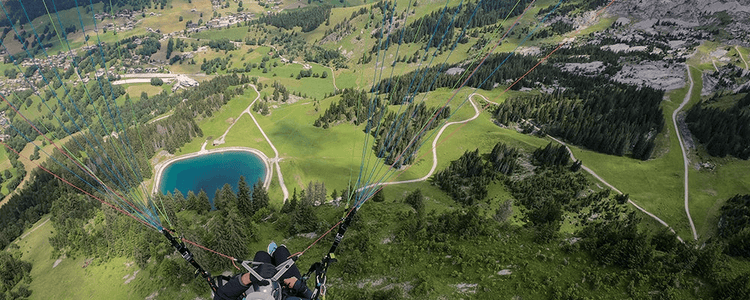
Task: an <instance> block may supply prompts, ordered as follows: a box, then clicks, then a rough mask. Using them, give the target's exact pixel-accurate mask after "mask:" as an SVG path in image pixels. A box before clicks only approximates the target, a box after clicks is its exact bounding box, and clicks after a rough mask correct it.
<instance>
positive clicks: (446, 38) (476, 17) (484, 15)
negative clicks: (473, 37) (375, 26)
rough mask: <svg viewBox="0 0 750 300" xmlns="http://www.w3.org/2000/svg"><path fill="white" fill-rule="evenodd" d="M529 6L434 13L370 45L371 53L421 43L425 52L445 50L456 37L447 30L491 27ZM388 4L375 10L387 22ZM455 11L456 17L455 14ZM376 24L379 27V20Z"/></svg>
mask: <svg viewBox="0 0 750 300" xmlns="http://www.w3.org/2000/svg"><path fill="white" fill-rule="evenodd" d="M530 2H532V1H531V0H522V1H520V2H519V3H518V4H517V7H516V8H515V10H513V11H512V12H510V10H511V9H512V8H513V7H514V5H516V1H510V0H487V1H472V2H469V3H468V4H466V5H460V6H454V7H449V8H447V9H440V10H436V11H434V12H432V13H430V14H429V15H427V16H424V17H422V18H419V19H416V20H413V21H410V23H409V24H408V25H406V26H403V27H401V28H398V29H396V30H393V31H391V32H390V34H388V35H387V36H386V38H385V39H383V40H382V41H381V42H380V43H379V44H376V45H373V47H372V50H371V52H372V53H375V52H377V51H378V47H380V50H383V49H388V47H390V46H395V45H398V44H399V43H421V44H424V47H426V48H430V47H437V46H441V47H443V48H446V49H447V48H449V47H450V46H451V45H453V42H454V39H455V35H456V34H455V33H454V30H447V29H448V28H457V29H459V30H461V29H462V28H464V27H467V28H466V29H471V28H477V27H484V26H488V25H493V24H495V23H497V22H498V21H499V20H501V19H503V18H505V17H506V16H508V15H509V13H510V17H514V16H517V15H520V14H521V13H522V12H523V10H524V8H525V7H526V6H527V5H528V4H529V3H530ZM388 4H389V5H387V6H386V5H384V4H383V3H382V2H381V3H379V6H377V7H379V8H380V9H381V11H383V12H386V14H385V15H386V16H385V18H386V20H391V19H392V18H391V17H392V16H391V15H392V12H391V11H390V10H392V9H393V4H391V2H388ZM457 10H458V13H456V11H457ZM454 15H455V18H454V17H453V16H454ZM469 20H471V22H469ZM376 21H377V22H381V23H382V21H380V20H376ZM467 23H468V25H467ZM459 32H460V31H459ZM443 33H444V34H443ZM433 34H434V36H433ZM380 35H381V30H378V31H377V33H376V34H375V37H376V38H380Z"/></svg>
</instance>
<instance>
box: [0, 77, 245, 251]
mask: <svg viewBox="0 0 750 300" xmlns="http://www.w3.org/2000/svg"><path fill="white" fill-rule="evenodd" d="M248 82H249V79H248V78H247V77H245V76H244V75H243V76H242V77H238V76H236V75H231V76H219V77H217V78H214V79H212V80H210V81H206V82H204V83H203V84H201V85H200V86H199V87H198V88H196V89H195V90H191V91H190V92H179V93H176V94H172V95H167V94H165V93H162V94H158V95H156V96H154V97H151V98H146V99H142V100H141V102H139V103H140V105H138V106H129V107H122V108H121V110H122V112H121V116H122V118H123V119H125V120H132V121H133V123H132V124H145V125H140V126H129V127H126V128H125V129H124V130H125V131H126V134H124V135H120V136H121V138H111V139H108V140H107V141H104V139H103V138H102V136H103V135H107V134H108V132H105V133H104V134H103V135H96V134H94V135H91V134H89V135H77V136H75V138H72V139H71V140H70V141H68V142H67V143H65V145H64V146H65V147H67V148H68V149H72V150H71V151H73V153H87V154H88V155H87V157H85V158H83V159H82V161H83V162H84V164H85V165H87V166H88V167H89V168H90V169H92V170H93V171H94V173H96V174H97V175H98V176H99V177H100V178H101V179H102V180H103V181H104V182H107V183H109V184H112V185H114V186H119V184H118V183H122V184H128V185H131V186H132V185H136V184H138V183H140V182H141V181H142V180H143V179H144V178H150V177H151V165H150V164H149V162H148V159H147V157H153V155H154V154H155V153H156V152H158V150H160V149H164V150H166V151H168V152H171V153H174V151H175V150H176V149H177V148H179V147H181V146H182V145H184V144H185V143H187V142H189V141H190V140H191V139H193V138H195V137H197V136H202V132H201V131H200V128H199V127H198V126H197V125H196V123H195V118H203V117H206V116H210V115H212V113H213V112H214V111H216V110H218V109H219V108H220V107H221V106H223V105H224V104H226V102H227V101H229V99H231V98H232V97H233V96H234V95H235V94H234V93H238V92H241V89H239V88H236V89H228V87H229V86H236V85H240V84H244V83H248ZM182 99H188V101H186V102H182ZM170 103H171V104H170ZM170 105H174V106H176V107H170ZM171 108H175V112H174V113H173V114H172V116H170V117H169V118H166V119H164V120H160V121H158V122H153V123H150V124H147V122H148V120H150V119H151V118H152V117H153V115H152V114H151V112H157V115H158V114H162V113H165V112H166V111H168V110H170V109H171ZM100 121H102V122H104V121H111V120H100ZM127 124H131V123H130V122H128V123H127ZM124 125H125V124H118V126H123V127H124ZM50 126H51V125H50ZM116 128H120V130H122V127H116ZM128 137H129V138H135V137H139V139H140V140H141V141H142V142H143V144H141V145H139V144H140V143H138V142H135V141H126V139H128ZM13 138H14V139H18V138H19V136H13ZM122 143H125V144H127V145H131V146H132V147H130V146H125V148H124V149H129V151H132V152H133V154H132V157H131V159H132V161H133V163H134V164H135V165H136V166H138V167H139V168H137V169H136V170H138V172H137V173H135V174H132V176H125V177H120V176H117V174H131V172H124V173H122V172H120V171H119V170H129V168H128V167H127V166H125V165H124V164H125V163H127V162H128V160H126V159H116V160H115V161H117V162H118V163H113V166H112V168H109V167H102V160H107V158H108V156H109V155H113V153H116V152H115V150H114V148H115V147H123V146H122V145H118V144H122ZM9 144H10V143H9ZM94 145H96V147H94ZM51 154H52V156H53V157H54V158H55V159H56V160H57V161H60V162H63V163H64V164H65V165H66V166H65V167H67V168H68V169H69V170H78V169H79V168H78V167H77V166H75V165H73V163H72V162H70V160H68V159H67V158H66V157H64V156H63V154H62V153H60V152H59V151H55V152H53V153H51ZM13 155H15V154H14V153H13ZM43 165H44V166H46V168H48V169H49V170H51V171H52V172H54V173H55V174H61V176H62V177H63V178H65V179H66V180H68V181H70V182H71V183H73V184H75V185H76V186H81V187H83V186H86V187H87V189H91V187H90V186H89V185H86V184H85V183H84V182H82V181H81V180H80V177H79V176H80V174H74V173H71V172H69V171H66V170H64V167H63V166H61V165H60V164H57V163H55V162H53V161H49V160H48V161H47V162H46V163H44V164H43ZM104 165H106V164H104ZM21 169H22V168H21ZM78 172H79V173H80V172H81V171H78ZM121 180H122V181H123V182H124V183H123V182H120V181H121ZM44 186H48V187H49V188H50V190H49V191H46V192H45V189H44V188H42V187H44ZM69 192H73V191H72V190H70V189H69V188H67V187H66V186H65V185H64V184H62V182H61V181H59V180H58V179H55V178H54V177H53V176H52V175H49V174H48V173H46V172H44V171H42V170H40V169H36V170H35V171H33V172H32V174H31V179H30V182H29V183H28V184H26V185H24V187H23V188H22V189H21V190H17V191H16V192H15V193H14V194H13V195H12V196H11V198H10V200H8V202H7V203H5V204H3V206H2V207H0V248H4V247H6V246H7V245H8V244H9V243H10V242H11V241H13V240H14V239H15V238H17V237H18V236H19V235H20V234H21V232H23V229H24V228H25V226H26V225H28V224H33V223H34V222H36V221H37V220H39V218H40V217H41V216H42V215H44V214H46V213H49V211H50V207H51V205H52V203H53V202H54V200H55V199H57V198H59V197H60V195H61V193H69ZM89 192H92V193H94V192H96V191H95V190H89Z"/></svg>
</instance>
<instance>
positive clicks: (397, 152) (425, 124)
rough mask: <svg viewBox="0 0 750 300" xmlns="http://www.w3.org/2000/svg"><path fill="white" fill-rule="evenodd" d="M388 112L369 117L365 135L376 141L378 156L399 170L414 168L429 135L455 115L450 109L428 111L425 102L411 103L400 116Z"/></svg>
mask: <svg viewBox="0 0 750 300" xmlns="http://www.w3.org/2000/svg"><path fill="white" fill-rule="evenodd" d="M386 111H387V110H386V109H385V108H383V109H380V110H376V111H375V112H374V113H371V114H370V115H369V116H370V117H369V120H368V123H367V126H366V127H365V133H370V134H371V135H372V136H373V137H375V144H374V145H373V146H372V150H373V151H375V155H376V156H377V157H379V158H383V162H384V163H385V164H386V165H391V166H393V168H396V169H397V168H400V167H401V166H403V165H410V164H412V162H414V158H415V157H414V156H415V155H416V154H417V151H418V150H419V148H420V147H421V146H422V144H423V141H422V139H423V138H424V137H425V136H427V132H428V131H430V130H432V129H435V128H437V127H438V126H440V124H442V121H443V120H445V119H447V118H448V117H450V115H451V113H450V111H451V110H450V107H448V106H444V107H431V108H428V107H427V105H426V104H425V103H424V102H420V103H418V104H414V103H411V104H409V105H407V106H406V108H405V109H404V111H403V112H399V113H396V112H392V111H388V112H387V113H386ZM399 111H401V110H400V109H399ZM381 119H382V120H381Z"/></svg>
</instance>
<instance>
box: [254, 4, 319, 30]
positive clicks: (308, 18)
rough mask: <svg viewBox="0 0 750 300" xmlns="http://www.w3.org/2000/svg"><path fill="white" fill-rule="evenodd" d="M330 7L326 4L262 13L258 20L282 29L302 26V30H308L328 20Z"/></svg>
mask: <svg viewBox="0 0 750 300" xmlns="http://www.w3.org/2000/svg"><path fill="white" fill-rule="evenodd" d="M330 15H331V7H330V6H328V5H320V6H308V7H303V8H300V9H295V10H289V11H284V12H281V13H272V14H269V15H265V14H264V15H262V16H261V17H260V18H258V22H259V23H262V24H266V25H273V26H276V27H279V28H284V29H293V28H294V27H297V26H299V27H302V32H310V31H313V30H315V28H318V26H320V24H323V22H325V21H326V20H328V18H329V16H330Z"/></svg>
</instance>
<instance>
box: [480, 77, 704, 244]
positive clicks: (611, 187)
mask: <svg viewBox="0 0 750 300" xmlns="http://www.w3.org/2000/svg"><path fill="white" fill-rule="evenodd" d="M688 77H689V74H688ZM691 90H692V87H691ZM479 96H481V97H482V98H484V100H485V101H487V102H489V103H492V104H494V105H498V104H497V103H495V102H492V101H489V100H487V98H485V97H484V96H482V95H479ZM688 98H689V97H688ZM524 121H526V120H524ZM529 124H530V123H529ZM531 125H532V126H534V128H536V129H537V130H539V128H538V127H536V126H535V125H534V124H531ZM546 136H547V137H549V138H550V139H552V140H553V141H555V142H557V143H559V144H561V145H563V146H565V149H567V150H568V154H569V155H570V159H572V160H573V161H575V160H576V158H575V156H574V155H573V151H572V150H570V147H568V145H567V144H566V143H564V142H563V141H561V140H558V139H557V138H555V137H553V136H551V135H546ZM581 169H583V170H584V171H586V172H587V173H589V174H591V176H594V178H596V179H598V180H599V181H600V182H601V183H603V184H604V185H606V186H607V187H609V188H610V189H612V190H613V191H615V192H617V193H618V194H622V192H621V191H620V190H618V189H617V188H616V187H615V186H613V185H611V184H609V182H607V181H606V180H604V178H602V177H601V176H599V174H596V172H594V170H591V169H589V167H587V166H584V165H581ZM628 203H629V204H630V205H633V207H635V208H636V209H638V210H640V211H641V212H643V213H644V214H646V215H648V216H649V217H651V218H653V219H654V220H656V221H657V222H659V223H661V224H662V225H664V227H667V228H669V230H670V231H672V233H674V234H675V235H676V236H677V239H678V240H679V241H680V242H682V243H684V241H683V240H682V238H681V237H680V236H679V235H677V232H675V230H674V229H673V228H672V227H670V226H669V224H667V222H664V220H662V219H660V218H659V217H657V216H656V215H654V214H652V213H650V212H649V211H647V210H646V209H644V208H643V207H641V206H639V205H638V204H636V203H635V202H633V200H631V199H628Z"/></svg>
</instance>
